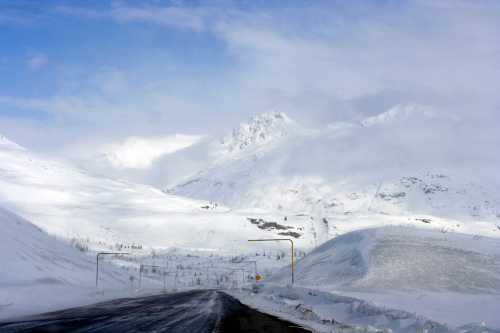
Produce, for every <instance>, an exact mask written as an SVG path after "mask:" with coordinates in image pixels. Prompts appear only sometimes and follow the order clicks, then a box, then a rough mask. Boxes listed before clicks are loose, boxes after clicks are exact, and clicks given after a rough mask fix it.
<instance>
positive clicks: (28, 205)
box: [0, 140, 312, 249]
mask: <svg viewBox="0 0 500 333" xmlns="http://www.w3.org/2000/svg"><path fill="white" fill-rule="evenodd" d="M3 142H5V144H2V145H1V146H0V203H1V204H2V205H3V206H4V207H6V208H8V209H10V210H12V211H14V212H16V213H18V214H19V215H21V216H23V217H25V218H27V219H29V220H31V221H33V223H36V225H37V226H39V227H41V228H43V229H44V230H46V231H48V232H49V233H51V234H56V235H59V236H62V237H66V238H77V239H80V240H84V241H85V242H88V243H89V244H88V245H89V246H91V247H107V248H109V247H111V246H113V247H116V245H117V244H118V245H119V244H127V245H132V244H135V245H142V246H145V247H153V246H156V247H170V246H178V247H201V248H213V249H228V248H233V247H235V246H238V247H241V248H245V247H248V246H250V245H248V242H246V240H247V239H248V237H263V236H266V237H269V236H274V235H276V234H278V233H282V232H283V230H280V229H276V228H274V227H262V226H261V227H260V228H259V226H258V225H255V224H252V223H250V222H249V220H248V218H261V217H262V216H261V215H259V214H255V213H248V214H247V213H244V212H231V211H230V210H228V209H227V208H224V207H222V206H217V205H215V204H213V203H210V202H207V201H201V200H194V199H189V198H184V197H179V196H175V195H172V194H166V193H164V192H162V191H160V190H157V189H155V188H153V187H151V186H147V185H139V184H134V183H131V182H126V181H120V180H111V179H108V178H103V177H95V176H92V175H90V174H88V173H86V172H84V171H82V170H80V169H78V168H75V167H73V166H72V165H70V164H68V163H67V162H65V161H58V160H54V159H51V158H47V157H45V156H40V155H38V154H35V153H32V152H30V151H29V150H27V149H24V148H22V147H20V146H18V145H15V144H13V143H10V142H8V141H6V140H4V141H3ZM264 218H266V219H267V217H264ZM273 219H275V217H273ZM299 222H300V221H299ZM290 224H291V225H292V226H291V227H290V228H289V229H288V230H289V231H290V230H296V228H297V227H300V226H298V225H294V222H293V221H290V223H287V225H290ZM309 235H310V233H309ZM87 240H88V241H87ZM299 242H304V244H307V245H308V246H310V245H309V244H312V243H310V242H309V237H308V236H307V235H305V233H304V237H302V239H301V240H300V241H299ZM236 244H239V245H236Z"/></svg>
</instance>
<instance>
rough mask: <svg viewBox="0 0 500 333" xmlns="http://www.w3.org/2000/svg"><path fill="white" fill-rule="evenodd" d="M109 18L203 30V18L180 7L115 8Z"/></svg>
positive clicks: (197, 13) (195, 11)
mask: <svg viewBox="0 0 500 333" xmlns="http://www.w3.org/2000/svg"><path fill="white" fill-rule="evenodd" d="M111 16H112V17H113V18H114V19H116V20H117V21H119V22H123V23H126V22H143V23H144V22H146V23H153V24H160V25H165V26H171V27H175V28H180V29H190V30H195V31H200V30H202V29H204V22H203V16H202V15H201V13H200V12H198V11H197V10H195V9H186V8H182V7H146V6H145V7H126V6H116V7H114V8H113V9H112V10H111Z"/></svg>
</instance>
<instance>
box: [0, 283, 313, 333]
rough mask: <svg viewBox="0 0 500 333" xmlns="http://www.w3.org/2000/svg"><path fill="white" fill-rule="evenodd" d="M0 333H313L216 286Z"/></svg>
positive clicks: (76, 312)
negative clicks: (259, 309) (212, 288)
mask: <svg viewBox="0 0 500 333" xmlns="http://www.w3.org/2000/svg"><path fill="white" fill-rule="evenodd" d="M0 332H2V333H10V332H120V333H122V332H173V333H175V332H182V333H196V332H214V333H215V332H220V333H229V332H231V333H233V332H252V333H255V332H265V333H292V332H293V333H299V332H309V331H307V330H305V329H303V328H300V327H297V326H296V325H294V324H292V323H290V322H286V321H283V320H281V319H278V318H276V317H273V316H270V315H268V314H264V313H261V312H258V311H256V310H254V309H251V308H249V307H248V306H246V305H243V304H241V303H240V302H239V301H238V300H236V299H235V298H233V297H231V296H229V295H227V294H225V293H223V292H220V291H214V290H196V291H187V292H181V293H175V294H165V295H155V296H148V297H142V298H125V299H117V300H113V301H108V302H103V303H98V304H94V305H89V306H84V307H79V308H72V309H67V310H62V311H57V312H51V313H47V314H41V315H36V316H30V317H24V318H20V319H17V320H12V321H10V322H9V321H7V322H0Z"/></svg>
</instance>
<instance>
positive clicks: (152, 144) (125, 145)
mask: <svg viewBox="0 0 500 333" xmlns="http://www.w3.org/2000/svg"><path fill="white" fill-rule="evenodd" d="M200 139H201V137H200V136H194V135H182V134H175V135H168V136H162V137H129V138H127V139H125V140H124V141H123V142H120V143H112V144H107V145H105V146H104V147H103V148H101V154H103V156H105V158H106V159H107V160H108V161H109V162H110V163H111V164H112V165H113V166H114V167H115V168H120V169H147V168H149V167H150V166H151V165H152V164H153V162H154V161H156V160H157V159H159V158H160V157H162V156H164V155H168V154H172V153H174V152H176V151H178V150H181V149H184V148H187V147H189V146H191V145H193V144H195V143H196V142H198V141H199V140H200Z"/></svg>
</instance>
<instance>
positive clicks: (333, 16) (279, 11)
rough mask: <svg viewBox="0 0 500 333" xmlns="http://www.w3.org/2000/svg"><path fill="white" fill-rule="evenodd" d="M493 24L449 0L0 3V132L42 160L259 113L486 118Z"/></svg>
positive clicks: (476, 5)
mask: <svg viewBox="0 0 500 333" xmlns="http://www.w3.org/2000/svg"><path fill="white" fill-rule="evenodd" d="M499 14H500V4H499V3H498V2H495V1H460V0H458V1H448V0H443V1H427V0H414V1H353V2H351V1H349V2H345V1H306V0H303V1H298V0H297V1H286V2H284V1H151V2H137V1H46V2H38V1H9V0H4V1H2V2H0V133H3V134H5V135H7V136H9V137H11V138H12V139H13V140H15V141H18V142H20V143H21V144H24V145H27V146H29V147H34V148H37V149H42V150H51V149H54V147H55V146H57V147H58V149H59V148H60V147H61V145H60V142H64V143H65V144H64V146H67V147H71V146H72V145H76V144H88V145H93V144H95V143H96V142H107V141H112V140H117V139H123V138H126V137H128V136H131V135H136V136H148V135H160V134H172V133H188V134H207V133H208V134H210V133H212V132H216V131H219V130H227V128H229V127H231V126H233V125H234V124H236V123H238V122H240V121H242V120H244V119H245V118H246V117H248V116H249V115H251V114H255V113H260V112H264V111H269V110H271V109H273V110H280V111H284V112H287V113H289V114H290V115H291V116H292V117H293V118H296V119H298V120H300V121H301V122H304V123H307V124H314V125H317V124H326V123H329V122H333V121H338V120H356V119H358V118H360V117H362V116H363V115H366V114H374V113H377V112H382V111H384V109H385V108H388V107H390V106H392V105H394V104H397V103H406V102H418V103H423V104H426V103H427V104H438V105H439V106H440V107H441V108H443V110H447V109H449V110H453V112H457V113H458V112H461V114H463V116H464V117H470V116H474V115H475V114H478V113H484V114H487V115H488V116H490V117H491V116H494V115H496V110H497V108H498V104H499V103H498V96H497V95H498V94H497V92H496V91H497V87H498V84H499V83H500V82H499V80H500V79H499V77H500V60H499V59H500V52H499V49H500V23H498V22H499V20H498V17H500V16H499ZM478 110H480V111H478ZM495 119H496V118H495ZM89 133H91V134H92V135H90V136H89Z"/></svg>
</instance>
